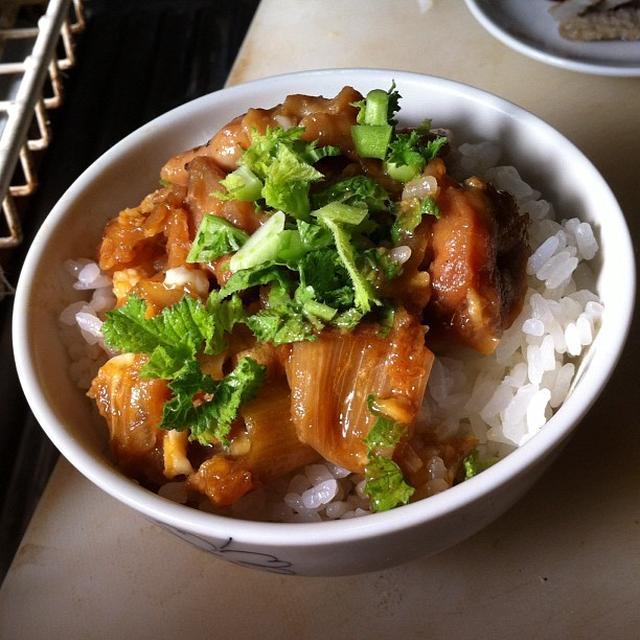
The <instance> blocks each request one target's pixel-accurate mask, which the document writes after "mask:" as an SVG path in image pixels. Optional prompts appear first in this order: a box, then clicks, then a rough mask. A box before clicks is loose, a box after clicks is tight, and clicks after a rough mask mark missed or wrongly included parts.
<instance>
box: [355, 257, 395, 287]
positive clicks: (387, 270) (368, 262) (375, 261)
mask: <svg viewBox="0 0 640 640" xmlns="http://www.w3.org/2000/svg"><path fill="white" fill-rule="evenodd" d="M362 257H363V259H364V268H363V269H362V272H363V274H364V277H365V278H366V279H367V280H368V281H369V282H370V283H371V284H372V285H373V286H374V287H381V286H383V285H384V284H385V283H386V282H389V281H390V280H393V279H394V278H397V277H398V276H399V275H400V274H401V273H402V265H401V264H398V263H397V262H396V261H395V260H393V259H392V258H391V257H390V256H389V252H388V251H385V250H384V249H382V248H375V249H366V250H365V251H363V252H362Z"/></svg>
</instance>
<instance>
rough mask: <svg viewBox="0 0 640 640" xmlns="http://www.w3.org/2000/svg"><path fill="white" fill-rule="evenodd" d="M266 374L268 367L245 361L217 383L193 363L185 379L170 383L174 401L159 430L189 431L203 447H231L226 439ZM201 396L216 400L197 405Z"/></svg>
mask: <svg viewBox="0 0 640 640" xmlns="http://www.w3.org/2000/svg"><path fill="white" fill-rule="evenodd" d="M265 373H266V367H264V366H263V365H260V364H258V363H257V362H256V361H255V360H253V359H251V358H243V359H242V360H240V362H239V363H238V364H237V365H236V367H235V369H234V370H233V371H232V372H231V373H230V374H228V375H227V376H225V377H224V378H223V379H222V380H220V381H218V382H214V381H213V380H212V379H211V378H210V377H209V376H207V375H205V374H203V373H202V372H201V371H200V369H199V367H198V366H197V363H195V365H194V364H192V365H191V366H190V367H189V369H188V371H187V372H186V373H185V374H184V375H183V376H181V377H180V378H178V379H176V380H174V381H173V382H172V383H170V384H169V388H170V389H171V391H172V392H173V398H172V399H171V400H170V401H169V402H167V403H165V405H164V408H163V414H162V423H161V424H160V427H161V428H163V429H176V430H178V431H184V430H185V429H186V428H188V429H189V430H190V431H191V435H190V437H191V439H193V440H196V441H197V442H199V443H200V444H204V445H207V444H212V443H214V442H221V443H222V444H225V445H226V444H228V440H227V436H228V435H229V431H230V429H231V424H232V422H233V421H234V420H235V419H236V417H237V415H238V410H239V409H240V407H241V405H242V404H244V403H245V402H247V401H248V400H250V399H251V398H253V397H254V396H255V394H256V392H257V390H258V388H259V387H260V385H261V384H262V382H263V380H264V377H265ZM200 393H204V394H207V395H213V399H212V400H209V401H205V402H202V403H194V396H195V395H196V394H200Z"/></svg>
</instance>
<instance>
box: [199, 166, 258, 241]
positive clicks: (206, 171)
mask: <svg viewBox="0 0 640 640" xmlns="http://www.w3.org/2000/svg"><path fill="white" fill-rule="evenodd" d="M187 171H188V174H189V178H188V183H187V185H188V186H187V199H186V203H187V206H188V207H189V211H190V213H191V228H192V229H193V234H194V235H195V232H196V231H197V229H198V227H199V226H200V223H201V222H202V218H204V216H206V215H208V214H212V215H216V216H219V217H221V218H224V219H225V220H226V221H227V222H230V223H231V224H232V225H234V226H236V227H238V228H239V229H242V230H243V231H246V232H247V233H253V232H254V231H255V230H256V229H257V228H258V227H259V226H260V219H259V217H258V216H257V215H256V208H255V205H254V204H253V202H242V201H239V200H230V201H228V202H223V201H222V200H220V199H219V198H217V197H216V196H215V194H216V193H217V192H219V191H224V188H223V187H221V186H220V181H221V180H222V179H224V177H225V173H224V171H222V169H220V168H219V167H218V165H217V164H216V162H215V161H214V160H213V159H212V158H208V157H205V156H202V157H197V158H194V159H193V160H192V161H191V162H190V163H189V164H188V166H187Z"/></svg>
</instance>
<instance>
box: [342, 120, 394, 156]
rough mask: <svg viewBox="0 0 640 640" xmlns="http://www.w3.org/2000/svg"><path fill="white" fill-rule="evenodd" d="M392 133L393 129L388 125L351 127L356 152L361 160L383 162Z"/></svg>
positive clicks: (358, 125) (357, 125)
mask: <svg viewBox="0 0 640 640" xmlns="http://www.w3.org/2000/svg"><path fill="white" fill-rule="evenodd" d="M392 133H393V127H392V126H391V125H390V124H380V125H367V124H356V125H354V126H352V127H351V137H352V138H353V142H354V144H355V146H356V151H357V153H358V155H360V156H362V157H363V158H378V159H379V160H384V157H385V156H386V155H387V148H388V146H389V142H390V141H391V134H392Z"/></svg>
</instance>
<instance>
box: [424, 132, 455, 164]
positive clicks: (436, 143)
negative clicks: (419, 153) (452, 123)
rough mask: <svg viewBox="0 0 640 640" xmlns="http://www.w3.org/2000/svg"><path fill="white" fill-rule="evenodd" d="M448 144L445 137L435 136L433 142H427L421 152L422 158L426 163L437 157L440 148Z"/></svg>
mask: <svg viewBox="0 0 640 640" xmlns="http://www.w3.org/2000/svg"><path fill="white" fill-rule="evenodd" d="M447 142H449V139H448V138H447V136H437V137H436V138H434V139H433V140H429V141H428V142H427V144H426V147H425V149H424V151H423V155H424V158H425V160H426V161H427V162H429V160H433V159H434V158H435V157H437V156H438V154H439V153H440V150H441V149H442V147H444V145H445V144H447Z"/></svg>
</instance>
